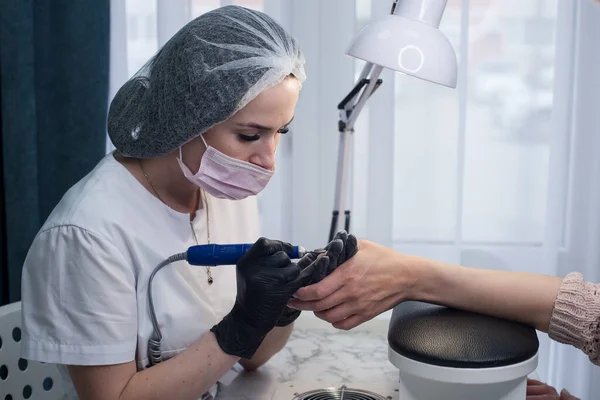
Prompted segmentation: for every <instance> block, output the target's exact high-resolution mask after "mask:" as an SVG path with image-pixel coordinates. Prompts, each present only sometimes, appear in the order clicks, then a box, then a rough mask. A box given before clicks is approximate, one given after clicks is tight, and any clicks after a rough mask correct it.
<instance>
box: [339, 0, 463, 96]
mask: <svg viewBox="0 0 600 400" xmlns="http://www.w3.org/2000/svg"><path fill="white" fill-rule="evenodd" d="M398 4H399V5H398V6H397V8H396V10H395V12H394V14H392V15H388V16H386V17H384V18H383V19H381V20H378V21H375V22H373V23H370V24H369V25H367V26H365V27H364V28H363V29H362V30H361V31H360V32H359V33H358V34H357V35H356V36H355V37H354V39H353V40H352V42H351V44H350V46H349V48H348V51H347V52H346V53H347V54H348V55H350V56H353V57H356V58H359V59H361V60H365V61H368V62H371V63H373V64H377V65H380V66H382V67H386V68H389V69H392V70H395V71H398V72H402V73H404V74H407V75H411V76H414V77H417V78H420V79H424V80H427V81H430V82H433V83H437V84H440V85H444V86H448V87H451V88H455V87H456V71H457V66H456V54H455V52H454V49H453V48H452V45H451V44H450V41H449V40H448V39H447V38H446V36H444V34H442V32H440V30H439V29H438V26H439V22H440V19H441V17H442V14H443V11H444V8H445V4H446V2H445V1H443V0H433V1H431V0H401V1H400V2H399V3H398Z"/></svg>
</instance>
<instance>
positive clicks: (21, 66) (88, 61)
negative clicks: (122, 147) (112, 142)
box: [0, 0, 110, 305]
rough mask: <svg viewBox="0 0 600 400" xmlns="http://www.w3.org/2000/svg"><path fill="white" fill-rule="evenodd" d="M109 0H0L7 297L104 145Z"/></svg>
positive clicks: (1, 230)
mask: <svg viewBox="0 0 600 400" xmlns="http://www.w3.org/2000/svg"><path fill="white" fill-rule="evenodd" d="M109 17H110V2H109V0H0V119H1V132H2V133H1V135H2V140H1V141H0V146H1V149H0V157H1V162H0V305H1V304H5V303H9V302H14V301H18V300H20V297H21V269H22V266H23V261H24V259H25V256H26V255H27V251H28V249H29V246H30V245H31V242H32V240H33V238H34V236H35V234H36V233H37V232H38V230H39V229H40V227H41V226H42V224H43V223H44V221H45V219H46V218H47V217H48V215H49V214H50V212H51V211H52V209H53V208H54V206H55V205H56V204H57V203H58V201H59V200H60V199H61V197H62V196H63V195H64V193H65V192H66V191H67V190H68V189H69V187H70V186H72V185H73V184H74V183H75V182H77V181H78V180H79V179H81V178H82V177H83V176H84V175H85V174H87V173H88V172H89V171H90V170H91V169H92V168H93V167H94V166H95V165H96V163H97V162H98V161H99V160H100V159H101V158H102V157H103V155H104V154H105V148H106V113H107V102H108V79H109V78H108V70H109V40H110V38H109V32H110V30H109V29H110V28H109Z"/></svg>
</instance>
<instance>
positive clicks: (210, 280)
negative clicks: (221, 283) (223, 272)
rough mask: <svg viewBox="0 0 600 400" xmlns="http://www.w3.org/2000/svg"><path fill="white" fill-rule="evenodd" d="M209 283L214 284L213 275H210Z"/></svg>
mask: <svg viewBox="0 0 600 400" xmlns="http://www.w3.org/2000/svg"><path fill="white" fill-rule="evenodd" d="M208 284H209V285H212V284H213V278H212V276H209V277H208Z"/></svg>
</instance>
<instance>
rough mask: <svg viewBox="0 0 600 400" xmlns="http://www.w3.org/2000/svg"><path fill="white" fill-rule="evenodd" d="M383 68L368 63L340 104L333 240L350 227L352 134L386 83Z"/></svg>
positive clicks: (332, 217) (332, 221)
mask: <svg viewBox="0 0 600 400" xmlns="http://www.w3.org/2000/svg"><path fill="white" fill-rule="evenodd" d="M382 69H383V67H381V66H379V65H373V64H371V63H367V64H366V65H365V66H364V68H363V71H362V72H361V75H360V77H359V80H358V83H357V84H356V85H355V86H354V88H352V90H351V91H350V93H349V94H348V95H347V96H346V97H344V99H343V100H342V101H341V102H340V104H339V105H338V109H339V110H340V120H339V122H338V131H339V132H340V141H339V148H338V164H337V172H336V184H335V196H334V209H333V213H332V216H331V226H330V229H329V240H330V241H331V240H333V237H334V235H335V233H336V232H337V231H339V230H341V229H345V230H346V231H349V230H350V220H351V215H350V210H346V209H345V201H346V197H347V196H346V192H347V186H348V185H347V182H348V170H349V166H350V153H351V150H352V142H351V139H352V134H353V132H354V123H355V122H356V120H357V118H358V116H359V115H360V112H361V111H362V109H363V108H364V106H365V104H366V102H367V100H368V99H369V97H371V95H372V94H373V93H374V92H375V90H377V88H378V87H379V86H380V85H381V84H382V82H383V81H382V80H381V79H379V76H380V75H381V71H382ZM340 212H344V216H345V218H344V224H343V227H342V226H341V225H342V221H341V220H340V218H339V215H340Z"/></svg>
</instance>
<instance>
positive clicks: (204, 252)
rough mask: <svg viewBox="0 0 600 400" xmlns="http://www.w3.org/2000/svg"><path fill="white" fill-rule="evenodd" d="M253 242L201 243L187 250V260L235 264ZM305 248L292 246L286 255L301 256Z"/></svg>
mask: <svg viewBox="0 0 600 400" xmlns="http://www.w3.org/2000/svg"><path fill="white" fill-rule="evenodd" d="M252 246H253V244H247V243H244V244H201V245H198V246H192V247H190V248H189V249H188V250H187V262H188V263H190V264H191V265H202V266H207V267H214V266H217V265H235V264H237V262H238V260H239V259H240V258H241V257H242V256H243V255H244V254H245V253H246V252H247V251H248V250H250V247H252ZM305 254H306V250H305V249H304V248H303V247H302V246H294V248H293V249H292V252H291V253H289V254H288V255H289V256H290V258H291V259H298V258H302V257H303V256H304V255H305Z"/></svg>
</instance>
